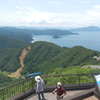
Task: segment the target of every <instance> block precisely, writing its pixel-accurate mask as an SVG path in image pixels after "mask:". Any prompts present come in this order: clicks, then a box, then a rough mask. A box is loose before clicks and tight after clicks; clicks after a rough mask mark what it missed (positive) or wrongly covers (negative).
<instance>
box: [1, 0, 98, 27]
mask: <svg viewBox="0 0 100 100" xmlns="http://www.w3.org/2000/svg"><path fill="white" fill-rule="evenodd" d="M99 16H100V1H99V0H70V1H69V0H50V1H48V0H8V1H7V0H0V26H29V27H87V26H98V27H100V17H99Z"/></svg>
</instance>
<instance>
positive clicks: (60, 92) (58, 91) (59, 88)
mask: <svg viewBox="0 0 100 100" xmlns="http://www.w3.org/2000/svg"><path fill="white" fill-rule="evenodd" d="M55 92H56V94H57V100H61V99H62V98H63V97H64V96H65V95H66V91H65V89H64V88H63V87H62V85H61V82H58V83H57V86H56V89H55V90H54V91H53V94H54V93H55Z"/></svg>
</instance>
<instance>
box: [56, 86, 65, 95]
mask: <svg viewBox="0 0 100 100" xmlns="http://www.w3.org/2000/svg"><path fill="white" fill-rule="evenodd" d="M56 89H57V91H56V92H57V95H59V96H61V95H62V94H63V93H65V94H66V91H65V89H64V88H63V87H60V88H57V87H56Z"/></svg>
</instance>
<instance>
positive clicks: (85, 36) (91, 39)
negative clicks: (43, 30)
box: [32, 31, 100, 51]
mask: <svg viewBox="0 0 100 100" xmlns="http://www.w3.org/2000/svg"><path fill="white" fill-rule="evenodd" d="M78 33H79V35H64V36H61V37H62V38H58V39H54V38H52V37H53V35H34V36H33V39H34V41H32V42H35V41H47V42H52V43H54V44H57V45H59V46H61V47H69V48H71V47H74V46H83V47H85V48H87V49H91V50H96V51H100V31H96V32H90V31H89V32H86V31H84V32H83V31H80V32H78Z"/></svg>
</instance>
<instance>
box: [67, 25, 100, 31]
mask: <svg viewBox="0 0 100 100" xmlns="http://www.w3.org/2000/svg"><path fill="white" fill-rule="evenodd" d="M69 31H100V28H99V27H98V26H89V27H82V28H76V29H70V30H69Z"/></svg>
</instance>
